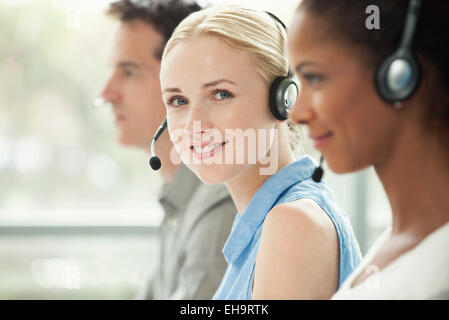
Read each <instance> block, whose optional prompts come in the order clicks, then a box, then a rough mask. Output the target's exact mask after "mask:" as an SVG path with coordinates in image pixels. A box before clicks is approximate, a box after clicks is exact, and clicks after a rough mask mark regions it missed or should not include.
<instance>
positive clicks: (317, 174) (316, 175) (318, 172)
mask: <svg viewBox="0 0 449 320" xmlns="http://www.w3.org/2000/svg"><path fill="white" fill-rule="evenodd" d="M323 160H324V157H323V155H321V158H320V165H319V166H318V167H316V168H315V170H313V173H312V180H313V181H315V182H320V181H321V179H322V178H323V173H324V171H323V168H322V167H321V165H322V164H323Z"/></svg>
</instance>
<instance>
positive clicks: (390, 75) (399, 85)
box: [375, 0, 421, 108]
mask: <svg viewBox="0 0 449 320" xmlns="http://www.w3.org/2000/svg"><path fill="white" fill-rule="evenodd" d="M420 9H421V1H420V0H410V2H409V5H408V10H407V17H406V20H405V25H404V31H403V33H402V40H401V43H400V46H399V48H398V49H397V50H396V51H395V52H394V53H393V54H391V55H389V56H388V57H387V58H385V59H384V60H382V62H381V63H380V65H379V67H378V69H377V72H376V80H375V81H376V88H377V91H378V93H379V95H380V96H381V97H382V99H384V100H385V101H387V102H392V103H393V102H400V101H403V100H406V99H408V98H410V97H411V96H412V94H413V93H414V92H415V91H416V89H417V88H418V86H419V83H420V81H421V68H420V64H419V61H418V59H417V58H416V57H415V56H414V54H413V52H412V40H413V36H414V35H415V30H416V25H417V23H418V17H419V12H420ZM394 106H395V107H396V108H399V107H401V104H399V103H396V104H394Z"/></svg>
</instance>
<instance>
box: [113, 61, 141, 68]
mask: <svg viewBox="0 0 449 320" xmlns="http://www.w3.org/2000/svg"><path fill="white" fill-rule="evenodd" d="M117 67H119V68H129V67H131V68H139V65H138V64H137V63H135V62H131V61H120V62H119V63H117Z"/></svg>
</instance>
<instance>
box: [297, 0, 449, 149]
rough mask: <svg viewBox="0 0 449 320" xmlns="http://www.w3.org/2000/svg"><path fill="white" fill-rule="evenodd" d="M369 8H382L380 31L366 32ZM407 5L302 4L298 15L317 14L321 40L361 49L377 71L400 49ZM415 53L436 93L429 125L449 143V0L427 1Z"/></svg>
mask: <svg viewBox="0 0 449 320" xmlns="http://www.w3.org/2000/svg"><path fill="white" fill-rule="evenodd" d="M369 5H376V6H377V7H378V8H379V11H380V29H379V30H368V29H367V28H365V20H366V18H367V14H366V13H365V9H366V8H367V7H368V6H369ZM408 5H409V0H338V1H335V0H303V1H302V2H301V4H300V5H299V7H298V10H305V11H306V12H308V13H311V14H313V16H314V20H315V23H317V28H315V29H317V30H319V32H320V36H322V37H323V38H324V39H330V40H331V41H340V42H341V43H344V44H346V45H348V46H350V47H353V48H355V49H357V50H360V53H361V54H360V55H359V57H360V59H363V62H364V63H366V65H367V67H368V68H370V69H371V70H375V68H376V67H377V66H378V65H379V63H380V61H381V60H382V59H383V58H384V57H386V56H387V55H389V54H391V53H393V52H394V51H395V50H396V49H397V48H398V46H399V43H400V40H401V36H402V31H403V28H404V24H405V17H406V12H407V7H408ZM412 50H413V52H414V53H415V54H416V55H417V56H418V57H419V58H420V60H421V62H424V63H421V64H422V67H423V68H422V69H423V77H424V78H426V79H427V81H428V84H429V87H431V89H430V90H431V91H432V92H431V93H430V94H429V101H428V103H427V104H426V106H425V107H426V110H425V113H424V115H425V118H424V119H423V120H424V124H425V125H426V127H427V128H428V129H430V131H433V132H436V133H438V136H439V137H440V138H444V141H445V142H448V141H449V76H448V75H449V1H447V0H422V3H421V13H420V17H419V19H418V25H417V29H416V34H415V36H414V39H413V46H412ZM373 83H374V80H373ZM442 134H443V135H442Z"/></svg>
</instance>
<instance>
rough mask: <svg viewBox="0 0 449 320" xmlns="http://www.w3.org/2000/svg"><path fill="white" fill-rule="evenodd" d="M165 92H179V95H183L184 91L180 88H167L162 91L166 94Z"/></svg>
mask: <svg viewBox="0 0 449 320" xmlns="http://www.w3.org/2000/svg"><path fill="white" fill-rule="evenodd" d="M165 92H177V93H181V92H182V91H181V89H179V88H166V89H164V90H163V91H162V93H165Z"/></svg>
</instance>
